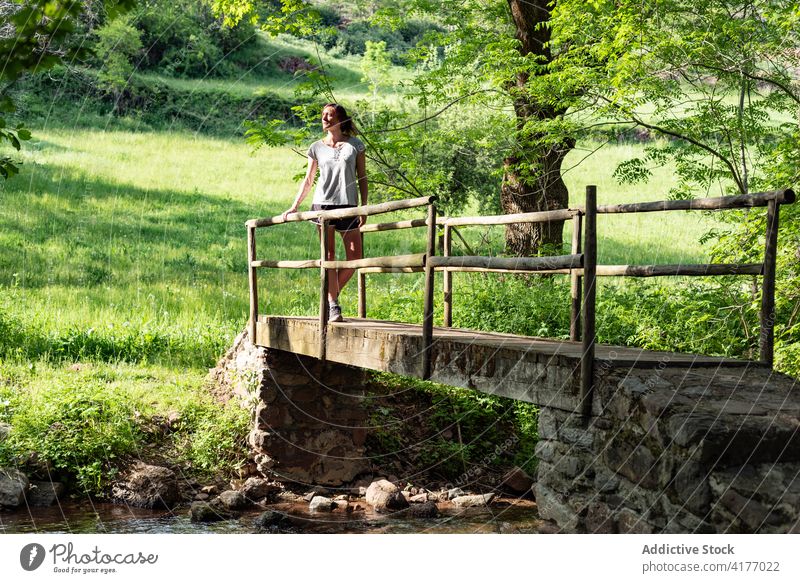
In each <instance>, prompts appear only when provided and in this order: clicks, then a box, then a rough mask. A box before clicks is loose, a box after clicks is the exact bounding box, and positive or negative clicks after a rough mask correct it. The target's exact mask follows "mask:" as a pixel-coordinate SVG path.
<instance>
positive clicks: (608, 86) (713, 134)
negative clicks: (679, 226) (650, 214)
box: [553, 0, 800, 197]
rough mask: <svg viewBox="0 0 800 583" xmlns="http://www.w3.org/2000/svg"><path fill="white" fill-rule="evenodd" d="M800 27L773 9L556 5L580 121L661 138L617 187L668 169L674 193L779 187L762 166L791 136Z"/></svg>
mask: <svg viewBox="0 0 800 583" xmlns="http://www.w3.org/2000/svg"><path fill="white" fill-rule="evenodd" d="M798 25H800V13H798V11H797V9H796V7H795V6H794V5H792V4H791V3H789V2H783V1H779V0H692V1H688V0H661V1H659V2H653V3H647V4H645V5H643V4H642V3H641V2H636V1H634V0H598V1H596V2H592V3H589V4H587V3H584V2H580V1H579V0H559V2H558V4H557V8H556V11H555V13H554V16H553V28H554V31H556V34H555V36H554V38H553V44H554V45H555V46H557V47H559V50H561V52H562V58H561V60H560V62H559V66H560V67H562V72H563V73H564V74H570V75H571V76H573V77H574V78H576V79H579V80H580V81H579V82H580V84H581V87H580V91H579V93H580V95H581V108H582V109H583V111H584V113H585V114H586V115H590V116H591V117H592V118H593V119H595V120H597V121H601V120H605V123H613V124H620V125H621V126H623V127H626V128H629V129H633V128H635V127H639V128H645V129H646V130H648V131H649V132H651V133H652V134H655V135H660V136H662V137H665V138H667V141H666V142H665V143H663V144H660V145H651V146H650V147H649V148H648V149H647V154H646V156H645V157H643V158H640V159H634V160H631V161H628V162H627V163H625V164H624V165H623V166H622V167H621V168H619V170H618V176H619V177H620V178H622V179H626V180H642V179H646V178H648V177H649V170H648V168H649V167H650V166H652V165H653V164H662V163H664V162H666V161H671V162H673V163H674V164H675V166H676V169H677V171H678V174H679V177H680V179H681V183H680V184H679V186H678V187H677V188H676V189H675V190H674V191H673V193H672V194H673V196H676V197H687V196H690V195H691V194H692V193H694V192H698V191H699V192H708V191H710V190H717V191H721V192H736V193H747V192H749V191H751V190H752V189H753V188H757V189H763V188H777V187H779V186H780V185H777V184H774V183H772V181H771V179H770V178H768V176H767V175H766V174H765V173H764V171H763V169H764V168H766V167H767V165H768V164H769V161H770V160H774V159H775V157H776V155H777V153H778V151H779V150H780V148H781V147H782V146H780V143H781V142H782V141H783V138H785V137H787V136H789V135H792V134H794V133H795V132H796V131H797V127H798V124H797V121H798V120H797V111H798V107H799V106H800V91H798V86H797V71H798V67H800V52H798V48H800V26H798ZM783 186H785V184H784V185H783Z"/></svg>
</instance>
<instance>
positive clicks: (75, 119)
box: [19, 66, 293, 136]
mask: <svg viewBox="0 0 800 583" xmlns="http://www.w3.org/2000/svg"><path fill="white" fill-rule="evenodd" d="M101 84H102V81H101V74H100V73H99V72H98V71H97V70H95V69H90V68H82V67H81V68H79V67H72V68H65V67H60V66H59V67H56V68H54V69H53V70H52V71H50V73H49V74H48V75H47V76H41V77H35V78H32V79H28V80H26V81H25V82H24V83H23V84H22V85H21V86H22V87H23V88H24V89H25V94H24V95H23V96H21V97H20V98H19V103H20V111H21V112H22V113H23V114H25V115H34V114H37V113H40V114H41V115H48V116H49V118H50V123H54V122H59V123H65V122H68V123H71V124H72V125H73V126H84V127H94V126H95V125H97V124H98V123H100V122H98V121H96V120H97V119H98V118H99V117H101V116H104V115H105V114H106V113H107V112H108V105H109V102H112V103H114V101H112V100H113V99H114V96H111V95H109V94H107V93H106V92H104V91H101V90H99V89H98V88H99V86H100V85H101ZM54 95H58V96H59V97H60V99H61V102H62V105H61V108H60V109H59V110H58V111H55V112H50V111H48V110H49V109H50V99H52V96H54ZM115 101H116V103H117V104H118V105H119V108H118V113H119V114H120V116H118V117H116V118H114V119H112V120H109V119H107V118H106V119H105V120H104V121H103V123H105V124H110V127H123V128H127V127H131V126H134V127H136V128H137V129H139V130H148V129H150V130H153V129H156V130H158V129H167V128H169V129H172V130H176V131H177V130H189V131H194V132H199V133H203V134H211V135H225V136H230V135H237V134H239V135H241V134H243V133H244V127H245V126H244V124H243V120H247V119H248V117H252V118H256V117H258V116H274V117H276V118H279V119H281V120H286V119H291V117H292V106H293V102H292V101H290V100H289V99H286V98H284V97H282V96H279V95H276V94H275V93H273V92H271V91H266V90H260V91H257V92H243V93H240V92H237V91H233V90H232V88H229V87H227V86H223V87H216V86H207V85H205V84H198V85H195V86H192V85H188V86H185V85H182V84H181V83H180V82H179V81H175V80H174V79H171V78H169V77H160V76H158V77H156V76H145V75H139V74H134V75H133V76H132V77H131V78H130V79H129V80H128V82H127V85H125V86H124V92H123V93H122V94H121V95H120V96H118V97H117V98H116V100H115ZM123 114H128V115H129V117H128V118H127V119H126V118H124V117H122V115H123ZM61 120H65V122H62V121H61Z"/></svg>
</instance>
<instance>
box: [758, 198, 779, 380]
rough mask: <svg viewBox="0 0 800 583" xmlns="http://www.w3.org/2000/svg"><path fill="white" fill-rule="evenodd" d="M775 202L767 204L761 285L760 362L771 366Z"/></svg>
mask: <svg viewBox="0 0 800 583" xmlns="http://www.w3.org/2000/svg"><path fill="white" fill-rule="evenodd" d="M779 209H780V205H779V204H778V202H777V201H776V200H774V199H773V200H770V201H769V203H768V204H767V229H766V244H765V248H764V280H763V281H762V284H761V334H760V335H759V348H760V352H761V361H762V362H763V363H765V364H768V365H770V366H772V362H773V352H774V345H775V263H776V261H777V251H778V214H779V213H778V211H779Z"/></svg>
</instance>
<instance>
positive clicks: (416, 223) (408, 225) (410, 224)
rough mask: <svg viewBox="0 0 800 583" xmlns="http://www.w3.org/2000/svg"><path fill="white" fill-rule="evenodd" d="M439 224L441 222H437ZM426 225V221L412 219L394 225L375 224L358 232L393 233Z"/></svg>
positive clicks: (366, 226) (365, 226)
mask: <svg viewBox="0 0 800 583" xmlns="http://www.w3.org/2000/svg"><path fill="white" fill-rule="evenodd" d="M439 222H441V221H439ZM427 224H428V219H412V220H409V221H396V222H394V223H375V224H372V225H364V226H363V227H361V228H360V229H359V230H360V231H361V232H362V233H374V232H376V231H394V230H396V229H413V228H414V227H424V226H426V225H427Z"/></svg>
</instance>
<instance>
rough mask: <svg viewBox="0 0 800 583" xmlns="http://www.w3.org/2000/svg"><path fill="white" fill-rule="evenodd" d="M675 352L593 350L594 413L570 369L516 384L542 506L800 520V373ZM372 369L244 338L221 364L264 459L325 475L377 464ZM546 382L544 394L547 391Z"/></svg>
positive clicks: (565, 526)
mask: <svg viewBox="0 0 800 583" xmlns="http://www.w3.org/2000/svg"><path fill="white" fill-rule="evenodd" d="M340 356H341V355H340ZM681 356H682V357H684V361H681V362H675V361H670V356H669V355H667V354H666V353H664V354H663V356H662V358H663V360H662V361H660V362H659V363H658V364H656V365H654V364H652V361H650V364H645V363H640V364H638V365H637V364H633V365H632V364H631V362H629V361H624V362H621V361H615V359H614V354H613V351H612V352H610V353H609V355H608V356H607V357H606V358H599V359H598V360H597V361H596V363H595V394H594V400H593V403H592V413H593V415H592V417H591V418H590V419H589V420H588V421H586V420H585V419H583V418H582V417H581V416H580V415H579V414H577V413H575V412H573V411H571V410H568V409H569V407H568V406H567V405H569V403H570V399H568V398H565V397H564V395H571V394H572V393H573V392H574V390H573V389H574V386H573V385H574V383H573V382H572V380H571V379H570V378H565V379H562V377H561V376H558V375H555V376H554V375H550V376H549V377H548V376H542V375H540V376H539V377H534V378H533V379H531V380H529V381H528V383H529V384H530V388H529V389H527V390H524V391H517V392H518V393H520V394H525V395H529V396H530V395H536V396H538V397H539V398H541V401H539V405H540V407H541V413H540V418H539V435H540V441H539V444H538V446H537V457H538V458H539V469H538V481H537V484H536V486H535V490H534V492H535V494H536V501H537V503H538V506H539V513H540V515H541V516H542V518H545V519H549V520H553V521H554V522H556V523H557V524H558V525H559V527H560V528H561V529H562V530H563V531H566V532H635V533H651V532H653V533H658V532H667V533H694V532H700V533H713V532H744V533H751V532H765V533H769V532H800V523H799V522H798V521H799V520H800V398H798V394H797V381H795V380H793V379H791V378H789V377H787V376H785V375H781V374H778V373H774V372H772V371H771V370H770V369H769V368H766V367H763V366H761V365H758V364H755V363H746V362H742V361H739V362H738V363H736V364H725V363H722V362H720V363H718V364H717V365H714V366H712V365H710V364H709V363H708V362H705V363H703V364H699V365H696V366H692V365H691V364H689V365H687V364H686V362H685V355H681ZM478 364H480V363H478ZM556 368H557V367H556ZM476 370H481V371H483V374H485V367H479V366H477V365H476ZM497 370H499V369H497ZM510 370H511V371H512V372H514V369H513V368H512V369H510ZM548 370H549V369H548ZM557 370H560V369H557ZM364 374H365V373H364V370H363V369H360V368H355V367H351V366H347V365H344V364H335V363H330V362H328V363H322V362H320V361H318V360H317V359H315V358H313V357H309V356H301V355H298V354H295V353H291V352H284V351H281V350H277V349H267V348H263V347H256V346H254V345H252V344H251V343H250V342H249V341H248V340H247V339H246V337H245V336H240V337H239V338H237V340H236V343H235V345H234V347H233V348H232V349H231V350H230V351H229V353H228V354H227V355H226V356H225V358H224V359H223V360H222V362H221V363H220V366H219V367H218V368H217V369H215V370H214V371H213V375H214V376H215V377H216V382H217V384H221V385H223V386H226V387H227V389H226V390H227V391H228V392H230V391H233V392H236V393H238V394H239V395H240V396H242V397H245V398H247V399H250V402H251V404H252V406H253V411H254V414H253V428H252V431H251V433H250V444H251V445H252V447H253V449H254V452H255V459H256V461H257V463H258V465H259V469H260V470H261V471H262V472H263V473H265V474H266V475H268V476H272V477H275V478H278V479H280V480H283V481H291V482H299V483H304V484H321V485H328V486H338V485H342V484H346V483H348V482H350V481H352V480H354V479H355V478H356V477H357V476H358V475H359V474H360V473H366V472H369V471H370V470H371V468H370V466H371V464H370V461H369V460H368V459H366V458H365V455H364V451H365V450H364V442H365V438H366V435H367V428H366V426H367V425H368V423H367V417H368V401H367V396H366V394H365V391H366V389H365V378H364ZM476 374H477V373H476ZM509 375H511V373H509ZM472 378H473V377H472V376H470V377H469V378H467V379H466V380H467V381H470V379H472ZM481 378H482V377H481ZM548 379H549V380H548ZM554 379H555V380H554ZM496 380H497V379H496ZM511 380H512V381H513V383H516V384H514V385H513V386H514V387H516V386H517V385H519V384H520V383H522V380H523V379H522V378H519V374H518V373H517V375H516V376H514V377H513V378H512V379H511ZM545 380H547V382H549V385H547V386H548V387H549V389H548V390H549V392H542V391H540V385H544V384H545V382H544V381H545ZM462 381H463V379H462ZM464 382H466V381H464ZM464 382H462V385H463V384H464ZM499 382H500V383H501V384H502V379H499ZM558 382H561V383H562V384H563V385H564V386H563V388H562V394H557V392H556V388H555V387H554V384H557V383H558ZM467 384H468V383H467ZM551 385H553V386H551ZM490 389H491V387H490V384H489V382H488V381H486V382H483V384H482V385H481V390H484V392H492V390H490ZM501 389H502V386H499V385H498V388H496V389H494V390H495V391H496V392H497V393H499V394H503V391H502V390H501ZM515 390H516V389H515ZM551 396H552V398H550V397H551Z"/></svg>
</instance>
